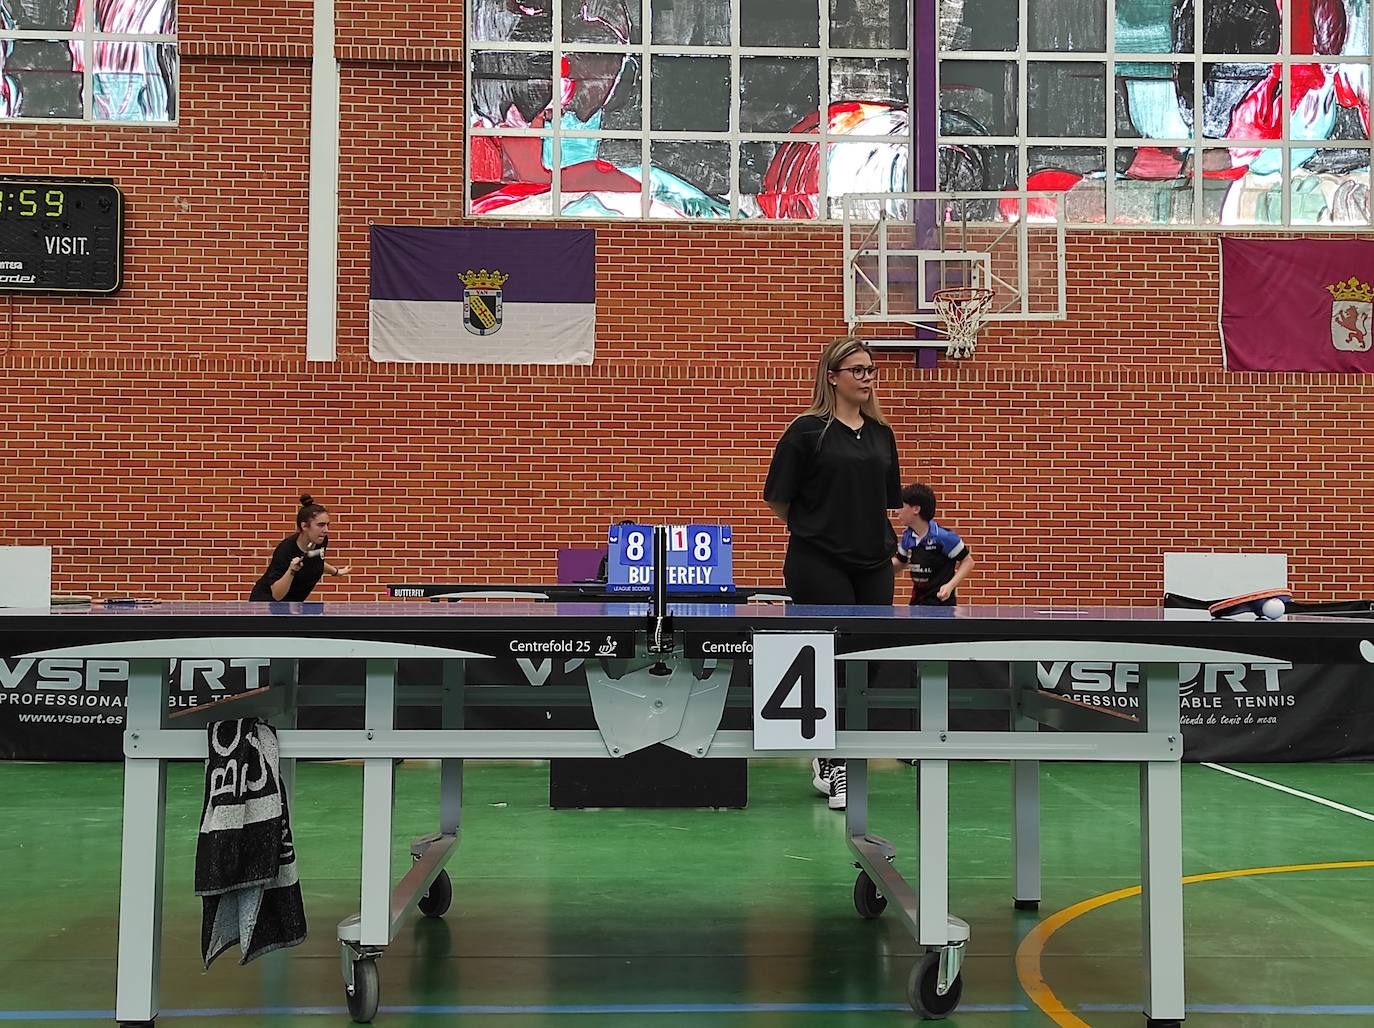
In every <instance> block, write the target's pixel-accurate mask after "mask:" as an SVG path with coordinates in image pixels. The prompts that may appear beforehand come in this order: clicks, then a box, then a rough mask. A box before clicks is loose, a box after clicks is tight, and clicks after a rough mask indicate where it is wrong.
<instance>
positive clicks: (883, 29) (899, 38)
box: [830, 0, 911, 50]
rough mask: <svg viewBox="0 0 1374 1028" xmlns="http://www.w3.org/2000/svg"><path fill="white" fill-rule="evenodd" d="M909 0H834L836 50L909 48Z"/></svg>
mask: <svg viewBox="0 0 1374 1028" xmlns="http://www.w3.org/2000/svg"><path fill="white" fill-rule="evenodd" d="M906 11H907V0H830V48H831V49H832V50H907V49H909V48H910V47H911V36H910V35H909V31H910V30H909V29H908V28H907V18H906Z"/></svg>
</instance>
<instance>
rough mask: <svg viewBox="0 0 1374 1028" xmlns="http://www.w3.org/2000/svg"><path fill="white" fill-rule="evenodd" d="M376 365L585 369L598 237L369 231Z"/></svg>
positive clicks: (546, 231)
mask: <svg viewBox="0 0 1374 1028" xmlns="http://www.w3.org/2000/svg"><path fill="white" fill-rule="evenodd" d="M370 235H371V246H372V281H371V289H370V291H369V297H370V299H369V301H368V313H369V331H368V350H369V352H370V353H371V355H372V359H373V360H375V361H408V362H430V363H437V364H590V363H591V362H592V358H593V356H594V355H595V350H596V233H595V231H593V230H592V229H561V228H445V227H436V228H420V227H406V226H399V225H373V226H372V227H371V229H370Z"/></svg>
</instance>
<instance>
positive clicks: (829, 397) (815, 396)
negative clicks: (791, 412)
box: [797, 336, 887, 428]
mask: <svg viewBox="0 0 1374 1028" xmlns="http://www.w3.org/2000/svg"><path fill="white" fill-rule="evenodd" d="M855 353H864V354H867V356H868V359H869V360H870V361H871V360H872V359H873V351H872V350H870V349H869V348H868V344H867V343H865V342H864V341H863V340H862V339H857V338H855V337H854V336H844V337H842V338H840V339H834V340H832V341H831V342H830V343H829V344H827V346H826V347H825V349H824V350H822V351H821V355H820V358H819V359H818V360H817V361H816V384H815V388H814V390H813V391H812V394H811V406H810V407H807V408H806V410H804V411H802V412H801V414H799V415H797V416H798V417H802V418H804V417H807V416H808V415H811V416H814V417H817V418H821V419H823V420H824V421H826V422H827V424H826V428H829V427H830V425H829V424H828V423H829V422H831V421H833V420H835V387H834V385H832V384H831V382H830V375H831V373H832V372H835V371H838V370H839V367H840V365H841V364H842V363H844V360H845V358H846V357H850V356H853V355H854V354H855ZM860 410H862V411H863V412H864V413H865V414H867V415H868V416H869V417H870V418H872V419H873V420H874V421H876V422H878V423H879V424H883V425H886V424H887V418H885V417H883V409H882V407H880V406H879V405H878V394H877V393H876V392H870V393H869V394H868V399H867V400H865V401H864V402H863V403H862V404H861V405H860Z"/></svg>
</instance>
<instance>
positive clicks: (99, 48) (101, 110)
mask: <svg viewBox="0 0 1374 1028" xmlns="http://www.w3.org/2000/svg"><path fill="white" fill-rule="evenodd" d="M92 72H93V74H92V78H91V98H92V111H91V113H92V115H93V116H94V118H95V120H96V121H164V122H167V121H175V120H176V96H177V73H178V67H177V52H176V47H175V46H172V45H171V44H170V43H96V45H95V67H94V68H93V69H92Z"/></svg>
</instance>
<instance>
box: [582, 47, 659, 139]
mask: <svg viewBox="0 0 1374 1028" xmlns="http://www.w3.org/2000/svg"><path fill="white" fill-rule="evenodd" d="M563 74H564V81H563V86H562V94H563V96H564V97H565V99H564V100H563V128H564V129H565V130H572V131H577V130H583V129H606V130H608V131H618V132H635V131H638V130H639V128H640V126H641V124H642V122H643V116H644V94H643V83H642V82H641V81H640V74H639V60H638V59H637V58H635V57H631V56H629V55H628V54H594V53H582V52H580V51H573V52H569V53H565V54H564V55H563Z"/></svg>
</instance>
